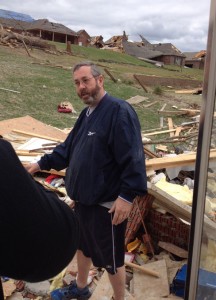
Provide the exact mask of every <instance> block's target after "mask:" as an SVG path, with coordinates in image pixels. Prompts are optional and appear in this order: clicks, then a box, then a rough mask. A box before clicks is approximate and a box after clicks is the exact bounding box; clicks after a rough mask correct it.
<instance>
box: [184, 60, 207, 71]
mask: <svg viewBox="0 0 216 300" xmlns="http://www.w3.org/2000/svg"><path fill="white" fill-rule="evenodd" d="M204 63H205V62H204V60H203V59H201V60H194V59H190V60H186V61H185V66H187V67H189V68H194V69H204Z"/></svg>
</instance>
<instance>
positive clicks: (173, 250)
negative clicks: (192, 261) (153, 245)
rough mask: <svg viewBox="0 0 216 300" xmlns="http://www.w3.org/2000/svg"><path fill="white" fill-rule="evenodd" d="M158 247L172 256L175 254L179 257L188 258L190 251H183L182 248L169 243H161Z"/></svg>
mask: <svg viewBox="0 0 216 300" xmlns="http://www.w3.org/2000/svg"><path fill="white" fill-rule="evenodd" d="M158 246H159V247H161V248H162V249H164V250H166V251H168V252H170V253H172V254H175V255H176V256H178V257H182V258H188V251H186V250H184V249H182V248H180V247H178V246H176V245H173V244H171V243H167V242H162V241H159V242H158Z"/></svg>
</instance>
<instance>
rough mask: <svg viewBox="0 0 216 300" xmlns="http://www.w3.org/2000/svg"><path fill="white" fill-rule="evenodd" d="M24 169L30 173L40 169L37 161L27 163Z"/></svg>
mask: <svg viewBox="0 0 216 300" xmlns="http://www.w3.org/2000/svg"><path fill="white" fill-rule="evenodd" d="M25 169H26V170H27V171H28V172H29V173H30V174H34V173H36V172H38V171H40V170H41V169H40V166H39V164H38V163H33V164H28V165H26V166H25Z"/></svg>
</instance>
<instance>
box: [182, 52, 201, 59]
mask: <svg viewBox="0 0 216 300" xmlns="http://www.w3.org/2000/svg"><path fill="white" fill-rule="evenodd" d="M184 55H185V56H186V60H200V59H201V58H203V57H205V56H206V50H201V51H199V52H184Z"/></svg>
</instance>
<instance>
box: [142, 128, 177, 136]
mask: <svg viewBox="0 0 216 300" xmlns="http://www.w3.org/2000/svg"><path fill="white" fill-rule="evenodd" d="M175 131H176V130H175V129H168V130H162V131H155V132H149V133H145V134H144V136H151V135H158V134H164V133H170V132H175Z"/></svg>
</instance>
